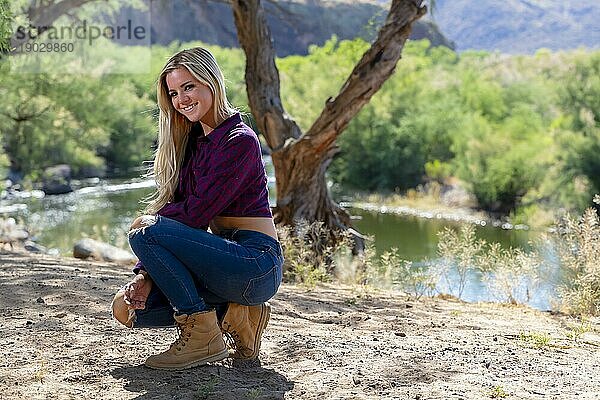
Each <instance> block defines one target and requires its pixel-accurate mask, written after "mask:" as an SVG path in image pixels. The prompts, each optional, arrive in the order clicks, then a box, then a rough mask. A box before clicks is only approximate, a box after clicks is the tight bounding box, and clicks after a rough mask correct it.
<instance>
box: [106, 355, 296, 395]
mask: <svg viewBox="0 0 600 400" xmlns="http://www.w3.org/2000/svg"><path fill="white" fill-rule="evenodd" d="M111 375H112V376H113V377H114V378H116V379H119V380H124V381H125V382H124V386H123V387H124V389H125V390H127V391H129V392H132V393H135V394H138V396H137V397H135V398H136V399H194V400H199V399H219V400H221V399H222V400H239V399H257V400H259V399H260V400H281V399H283V398H284V395H285V393H286V392H289V391H291V390H292V389H293V388H294V383H293V382H291V381H289V380H288V379H287V378H286V377H285V376H283V375H281V374H280V373H278V372H276V371H275V370H273V369H269V368H263V367H262V366H261V365H260V362H257V361H255V362H235V363H233V362H231V361H226V362H223V363H219V364H215V365H207V366H203V367H198V368H192V369H189V370H184V371H158V370H152V369H149V368H146V367H144V366H143V365H136V366H127V367H118V368H115V369H114V370H112V371H111Z"/></svg>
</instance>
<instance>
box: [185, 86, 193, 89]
mask: <svg viewBox="0 0 600 400" xmlns="http://www.w3.org/2000/svg"><path fill="white" fill-rule="evenodd" d="M193 88H194V85H186V87H185V90H192V89H193Z"/></svg>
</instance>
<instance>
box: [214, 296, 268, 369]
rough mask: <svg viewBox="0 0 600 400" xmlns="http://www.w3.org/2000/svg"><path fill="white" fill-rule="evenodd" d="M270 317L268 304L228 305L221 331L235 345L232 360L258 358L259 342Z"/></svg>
mask: <svg viewBox="0 0 600 400" xmlns="http://www.w3.org/2000/svg"><path fill="white" fill-rule="evenodd" d="M270 315H271V306H270V305H269V303H263V304H260V305H258V306H244V305H241V304H237V303H229V306H228V307H227V312H226V313H225V316H224V317H223V321H222V322H221V330H222V331H223V333H226V334H229V335H230V336H231V338H232V339H233V341H234V343H235V351H234V352H233V354H232V357H233V358H238V359H243V360H252V359H255V358H256V357H258V352H259V350H260V340H261V337H262V334H263V331H264V330H265V328H266V326H267V323H268V322H269V316H270Z"/></svg>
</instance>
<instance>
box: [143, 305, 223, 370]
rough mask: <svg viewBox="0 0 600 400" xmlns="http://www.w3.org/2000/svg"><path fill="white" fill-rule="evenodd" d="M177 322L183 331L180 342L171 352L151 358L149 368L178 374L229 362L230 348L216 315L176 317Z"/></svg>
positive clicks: (172, 347)
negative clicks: (228, 350) (204, 366)
mask: <svg viewBox="0 0 600 400" xmlns="http://www.w3.org/2000/svg"><path fill="white" fill-rule="evenodd" d="M175 322H176V323H177V327H178V328H179V338H178V339H177V340H176V341H175V342H174V343H173V344H172V345H171V347H170V348H169V350H167V351H165V352H163V353H160V354H156V355H154V356H150V357H148V359H147V360H146V366H147V367H150V368H154V369H167V370H178V369H186V368H192V367H196V366H199V365H204V364H206V363H209V362H211V361H219V360H222V359H224V358H227V356H228V352H227V347H225V342H224V341H223V335H222V334H221V330H220V329H219V326H218V325H217V313H216V312H215V311H202V312H197V313H195V314H191V315H186V314H184V315H175Z"/></svg>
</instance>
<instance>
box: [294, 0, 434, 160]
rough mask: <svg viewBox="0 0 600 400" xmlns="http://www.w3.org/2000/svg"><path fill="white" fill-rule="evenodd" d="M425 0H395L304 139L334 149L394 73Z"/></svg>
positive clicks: (324, 147) (419, 16)
mask: <svg viewBox="0 0 600 400" xmlns="http://www.w3.org/2000/svg"><path fill="white" fill-rule="evenodd" d="M422 3H423V1H422V0H394V1H393V2H392V5H391V8H390V11H389V13H388V17H387V19H386V22H385V24H384V25H383V26H382V27H381V29H380V31H379V35H378V37H377V39H376V40H375V42H374V43H373V44H372V45H371V47H370V48H369V50H367V52H366V53H365V54H364V55H363V56H362V58H361V60H360V61H359V62H358V64H357V65H356V66H355V67H354V70H353V71H352V73H351V74H350V76H349V77H348V79H347V80H346V83H345V84H344V85H343V86H342V89H341V90H340V93H339V94H338V95H337V97H336V98H335V99H332V98H330V99H329V100H327V102H326V104H325V108H324V109H323V111H322V112H321V115H320V116H319V117H318V118H317V120H316V121H315V122H314V123H313V125H312V127H311V128H310V129H309V130H308V132H306V134H305V136H304V137H303V139H309V140H310V141H311V144H312V145H313V146H315V147H316V148H319V149H333V148H334V143H335V140H336V138H337V137H338V136H339V135H340V134H341V133H342V132H343V130H344V129H345V128H346V127H347V126H348V123H349V122H350V120H351V119H352V118H353V117H354V116H355V115H356V114H357V113H358V112H359V111H360V110H361V109H362V107H363V106H364V105H365V104H367V103H368V102H369V100H370V99H371V97H372V96H373V95H374V94H375V93H376V92H377V91H378V90H379V89H380V88H381V86H382V85H383V83H384V82H385V81H386V80H387V79H388V78H389V77H390V76H391V75H392V73H393V72H394V70H395V68H396V64H397V63H398V60H399V59H400V57H401V54H402V49H403V47H404V43H405V42H406V40H407V39H408V37H409V35H410V31H411V28H412V24H413V22H415V21H416V20H417V19H419V18H421V17H422V16H423V15H425V13H426V12H427V9H426V7H425V6H423V5H422Z"/></svg>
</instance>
